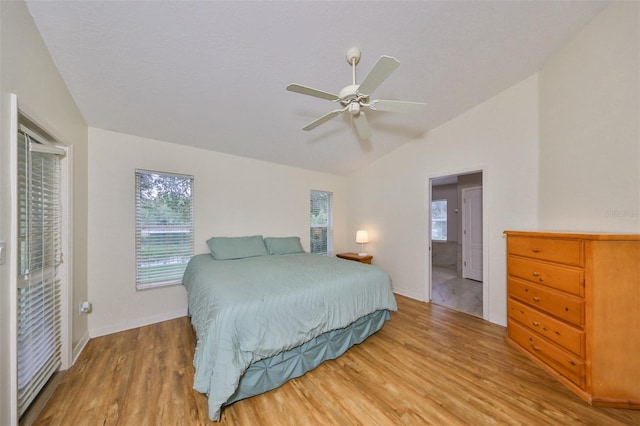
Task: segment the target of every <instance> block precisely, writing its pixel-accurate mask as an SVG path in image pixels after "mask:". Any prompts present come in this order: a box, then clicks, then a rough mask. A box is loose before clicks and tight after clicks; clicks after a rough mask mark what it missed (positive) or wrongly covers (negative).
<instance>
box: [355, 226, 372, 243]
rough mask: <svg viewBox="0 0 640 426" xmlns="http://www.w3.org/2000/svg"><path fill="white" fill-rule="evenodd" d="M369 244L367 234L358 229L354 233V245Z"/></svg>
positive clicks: (363, 230) (365, 231)
mask: <svg viewBox="0 0 640 426" xmlns="http://www.w3.org/2000/svg"><path fill="white" fill-rule="evenodd" d="M368 242H369V232H367V230H365V229H359V230H358V231H357V232H356V243H358V244H365V243H368Z"/></svg>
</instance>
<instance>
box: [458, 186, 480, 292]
mask: <svg viewBox="0 0 640 426" xmlns="http://www.w3.org/2000/svg"><path fill="white" fill-rule="evenodd" d="M462 238H463V243H462V277H463V278H469V279H472V280H476V281H482V187H479V186H478V187H473V188H464V189H463V190H462Z"/></svg>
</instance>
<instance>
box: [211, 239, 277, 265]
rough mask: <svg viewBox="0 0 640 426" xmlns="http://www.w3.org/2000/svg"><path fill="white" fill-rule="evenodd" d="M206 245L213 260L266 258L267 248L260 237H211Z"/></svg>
mask: <svg viewBox="0 0 640 426" xmlns="http://www.w3.org/2000/svg"><path fill="white" fill-rule="evenodd" d="M207 245H208V246H209V250H211V254H212V255H213V258H214V259H217V260H230V259H244V258H245V257H256V256H266V255H268V254H269V253H267V248H266V247H265V245H264V239H263V238H262V235H252V236H249V237H212V238H209V239H208V240H207Z"/></svg>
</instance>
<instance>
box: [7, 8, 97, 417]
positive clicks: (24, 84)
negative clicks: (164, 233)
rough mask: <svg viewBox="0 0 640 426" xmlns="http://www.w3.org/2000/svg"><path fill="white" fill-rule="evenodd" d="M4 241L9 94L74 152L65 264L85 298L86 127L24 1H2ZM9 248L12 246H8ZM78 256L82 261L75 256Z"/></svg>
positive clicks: (77, 293) (80, 339) (78, 339)
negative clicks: (69, 239)
mask: <svg viewBox="0 0 640 426" xmlns="http://www.w3.org/2000/svg"><path fill="white" fill-rule="evenodd" d="M0 40H1V41H0V43H1V44H0V52H1V55H2V57H1V61H0V91H1V104H2V109H1V110H0V120H1V123H2V124H1V126H0V128H1V129H2V133H1V135H0V170H2V173H1V175H0V187H1V192H0V211H1V214H0V218H1V219H0V240H5V241H9V235H10V233H11V232H12V231H11V229H10V220H11V218H12V216H14V215H15V212H14V211H13V210H12V209H11V208H10V204H11V198H10V192H9V188H10V181H9V169H10V163H9V156H8V152H9V145H10V143H9V137H10V135H9V126H8V124H9V122H8V120H9V111H8V109H7V105H8V102H7V100H8V99H9V93H14V94H16V95H17V97H18V107H19V108H20V109H21V110H22V111H23V112H24V113H26V114H27V115H28V116H29V117H30V118H31V119H33V120H34V121H36V122H37V123H38V124H39V125H40V126H42V127H44V128H45V129H46V130H48V131H49V132H50V133H51V134H53V135H54V136H55V137H57V138H58V139H59V140H61V141H62V142H64V143H66V144H69V145H70V146H72V147H73V151H74V153H73V164H72V170H71V172H72V174H73V181H72V185H71V186H72V188H71V189H72V191H73V194H72V195H73V203H74V204H73V212H72V215H73V241H72V246H73V249H74V252H73V253H65V259H64V260H65V262H67V264H72V265H73V271H72V273H73V282H72V283H71V285H72V287H73V288H72V291H73V304H75V303H76V302H77V301H79V300H81V299H82V297H83V296H84V295H85V294H86V262H84V261H83V259H82V254H83V253H85V252H86V230H87V229H86V211H87V204H86V180H87V175H86V153H87V126H86V124H85V122H84V119H83V118H82V115H81V114H80V113H79V111H78V109H77V107H76V105H75V103H74V101H73V98H72V97H71V95H70V94H69V91H68V90H67V87H66V85H65V83H64V81H63V80H62V78H61V77H60V75H59V73H58V71H57V69H56V67H55V65H54V63H53V61H52V59H51V57H50V55H49V52H48V51H47V49H46V46H45V45H44V43H43V42H42V39H41V38H40V34H39V33H38V31H37V29H36V27H35V24H34V23H33V20H32V18H31V15H30V14H29V12H28V10H27V8H26V6H25V4H24V3H23V2H22V1H14V2H7V1H0ZM8 249H10V247H8ZM72 255H76V256H77V257H73V256H72ZM13 262H16V260H15V259H13V258H8V259H7V261H6V263H5V264H4V265H2V266H0V275H1V277H2V280H1V285H0V347H1V348H2V349H0V424H2V425H8V424H11V421H12V420H11V418H12V415H15V413H12V411H13V410H12V409H11V407H10V401H11V399H12V398H14V397H15V395H13V396H12V395H11V394H12V388H13V386H14V384H12V383H11V379H10V366H9V360H8V357H9V323H10V320H9V312H10V310H9V306H10V305H9V292H8V290H9V279H10V276H9V266H8V265H10V264H11V263H13ZM69 314H70V316H71V317H72V332H71V334H72V341H73V348H72V349H73V351H74V352H78V351H79V350H80V349H81V347H82V345H83V344H84V342H85V340H84V339H85V336H87V322H86V317H80V316H79V315H78V314H77V313H76V310H75V309H71V312H70V313H69Z"/></svg>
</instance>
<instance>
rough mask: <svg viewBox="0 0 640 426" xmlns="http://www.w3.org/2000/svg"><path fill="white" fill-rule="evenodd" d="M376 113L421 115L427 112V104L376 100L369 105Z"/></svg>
mask: <svg viewBox="0 0 640 426" xmlns="http://www.w3.org/2000/svg"><path fill="white" fill-rule="evenodd" d="M369 108H371V109H372V110H374V111H388V112H403V113H407V114H421V113H423V112H425V111H426V110H427V104H425V103H422V102H407V101H387V100H383V99H380V100H375V101H371V102H370V103H369Z"/></svg>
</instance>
